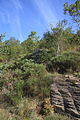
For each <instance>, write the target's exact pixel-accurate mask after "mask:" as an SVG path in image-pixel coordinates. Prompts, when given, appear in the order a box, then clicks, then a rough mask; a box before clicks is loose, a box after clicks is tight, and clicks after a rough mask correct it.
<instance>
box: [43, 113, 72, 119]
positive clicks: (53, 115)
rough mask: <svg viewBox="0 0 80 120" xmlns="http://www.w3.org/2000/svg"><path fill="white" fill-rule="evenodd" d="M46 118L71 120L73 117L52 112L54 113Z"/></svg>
mask: <svg viewBox="0 0 80 120" xmlns="http://www.w3.org/2000/svg"><path fill="white" fill-rule="evenodd" d="M44 120H71V119H70V118H68V117H67V116H63V115H60V114H52V115H49V116H47V117H45V119H44Z"/></svg>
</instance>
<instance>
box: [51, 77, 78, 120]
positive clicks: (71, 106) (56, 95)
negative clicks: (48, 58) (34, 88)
mask: <svg viewBox="0 0 80 120" xmlns="http://www.w3.org/2000/svg"><path fill="white" fill-rule="evenodd" d="M55 81H56V82H55ZM51 104H52V105H53V106H54V110H55V112H57V113H61V114H67V115H69V116H71V117H72V118H74V120H80V79H79V78H76V77H73V76H68V75H66V76H65V77H63V78H59V77H56V78H54V83H53V84H52V85H51Z"/></svg>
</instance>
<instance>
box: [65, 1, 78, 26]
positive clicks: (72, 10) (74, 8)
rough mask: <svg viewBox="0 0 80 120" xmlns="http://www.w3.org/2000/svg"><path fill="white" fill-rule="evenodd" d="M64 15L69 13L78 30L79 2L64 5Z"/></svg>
mask: <svg viewBox="0 0 80 120" xmlns="http://www.w3.org/2000/svg"><path fill="white" fill-rule="evenodd" d="M64 13H65V14H66V13H69V15H70V16H72V18H73V20H74V21H75V22H76V23H77V24H78V27H79V28H80V0H76V2H75V3H74V4H70V5H69V4H68V2H67V3H65V4H64Z"/></svg>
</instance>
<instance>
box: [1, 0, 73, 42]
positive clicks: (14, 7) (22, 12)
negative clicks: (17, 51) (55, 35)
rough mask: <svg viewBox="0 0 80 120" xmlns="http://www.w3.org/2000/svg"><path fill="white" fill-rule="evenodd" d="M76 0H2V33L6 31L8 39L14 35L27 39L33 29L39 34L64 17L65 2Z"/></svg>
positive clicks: (66, 17)
mask: <svg viewBox="0 0 80 120" xmlns="http://www.w3.org/2000/svg"><path fill="white" fill-rule="evenodd" d="M71 1H72V2H74V1H75V0H0V33H4V32H6V39H9V38H10V37H12V36H14V37H16V39H19V40H21V41H23V40H25V39H26V38H27V36H28V35H29V34H30V32H31V31H36V32H37V34H38V35H39V36H42V34H43V33H44V32H46V31H47V30H49V29H50V24H53V26H55V25H56V23H57V22H58V21H60V20H62V19H68V20H69V19H70V17H69V16H67V15H64V12H63V4H64V3H65V2H69V3H71Z"/></svg>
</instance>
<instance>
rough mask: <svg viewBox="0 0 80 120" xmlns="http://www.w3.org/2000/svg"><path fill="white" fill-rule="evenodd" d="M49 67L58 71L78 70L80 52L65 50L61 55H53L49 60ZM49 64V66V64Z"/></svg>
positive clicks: (79, 68) (79, 66)
mask: <svg viewBox="0 0 80 120" xmlns="http://www.w3.org/2000/svg"><path fill="white" fill-rule="evenodd" d="M50 64H51V67H52V68H53V70H54V71H55V70H56V71H58V72H60V73H65V72H70V70H71V71H77V70H80V53H79V52H65V53H62V54H61V55H58V56H56V57H53V58H52V60H51V63H50ZM50 64H49V66H50Z"/></svg>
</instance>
